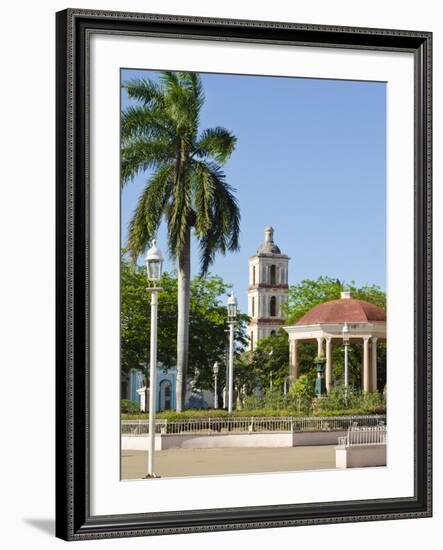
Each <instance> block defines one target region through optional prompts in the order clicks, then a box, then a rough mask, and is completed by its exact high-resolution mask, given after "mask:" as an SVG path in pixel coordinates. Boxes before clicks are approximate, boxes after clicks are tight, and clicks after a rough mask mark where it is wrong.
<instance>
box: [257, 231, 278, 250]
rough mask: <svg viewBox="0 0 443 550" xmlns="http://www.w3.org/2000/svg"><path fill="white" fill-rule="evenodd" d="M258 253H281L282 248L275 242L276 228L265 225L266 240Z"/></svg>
mask: <svg viewBox="0 0 443 550" xmlns="http://www.w3.org/2000/svg"><path fill="white" fill-rule="evenodd" d="M257 254H281V252H280V248H279V247H278V246H277V245H276V244H275V243H274V228H273V227H272V226H270V225H267V226H266V227H265V240H264V241H263V243H262V244H261V245H260V246H259V247H258V250H257Z"/></svg>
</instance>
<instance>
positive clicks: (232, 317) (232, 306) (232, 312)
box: [227, 293, 237, 413]
mask: <svg viewBox="0 0 443 550" xmlns="http://www.w3.org/2000/svg"><path fill="white" fill-rule="evenodd" d="M227 307H228V323H229V383H228V412H229V413H231V412H232V392H233V386H234V325H235V322H236V319H237V299H236V298H235V296H234V294H233V293H232V294H231V295H230V296H229V298H228V304H227Z"/></svg>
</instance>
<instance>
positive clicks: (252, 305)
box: [251, 298, 255, 317]
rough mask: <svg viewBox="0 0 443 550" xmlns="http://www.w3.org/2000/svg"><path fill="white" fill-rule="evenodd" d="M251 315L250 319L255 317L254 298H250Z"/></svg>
mask: <svg viewBox="0 0 443 550" xmlns="http://www.w3.org/2000/svg"><path fill="white" fill-rule="evenodd" d="M251 313H252V317H255V298H252V304H251Z"/></svg>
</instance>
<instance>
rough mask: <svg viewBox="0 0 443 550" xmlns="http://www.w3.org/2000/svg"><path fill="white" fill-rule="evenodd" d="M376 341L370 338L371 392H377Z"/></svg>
mask: <svg viewBox="0 0 443 550" xmlns="http://www.w3.org/2000/svg"><path fill="white" fill-rule="evenodd" d="M377 340H378V338H375V337H373V338H372V388H371V389H372V391H373V392H376V391H377Z"/></svg>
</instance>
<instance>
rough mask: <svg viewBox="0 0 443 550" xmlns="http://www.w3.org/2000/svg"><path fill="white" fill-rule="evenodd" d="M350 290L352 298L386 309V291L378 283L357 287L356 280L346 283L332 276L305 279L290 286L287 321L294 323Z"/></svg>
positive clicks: (289, 323) (290, 323)
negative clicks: (310, 311)
mask: <svg viewBox="0 0 443 550" xmlns="http://www.w3.org/2000/svg"><path fill="white" fill-rule="evenodd" d="M344 290H349V291H350V292H351V295H352V298H355V299H357V300H365V301H366V302H369V303H371V304H375V305H377V306H379V307H381V308H383V309H386V293H385V292H384V291H383V290H382V289H381V288H380V287H379V286H377V285H364V286H362V287H357V286H356V284H355V282H354V281H351V282H350V283H345V282H344V281H340V280H339V279H334V278H332V277H326V276H322V277H318V278H317V279H304V280H303V281H301V282H300V283H298V284H296V285H291V286H290V287H289V294H288V301H287V304H286V306H285V315H286V323H287V324H288V325H294V324H295V323H296V322H297V321H298V320H299V319H300V318H301V317H303V315H304V314H305V313H307V312H308V311H309V310H310V309H312V308H313V307H314V306H316V305H318V304H322V303H323V302H328V301H330V300H338V299H339V298H340V294H341V292H343V291H344Z"/></svg>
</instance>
